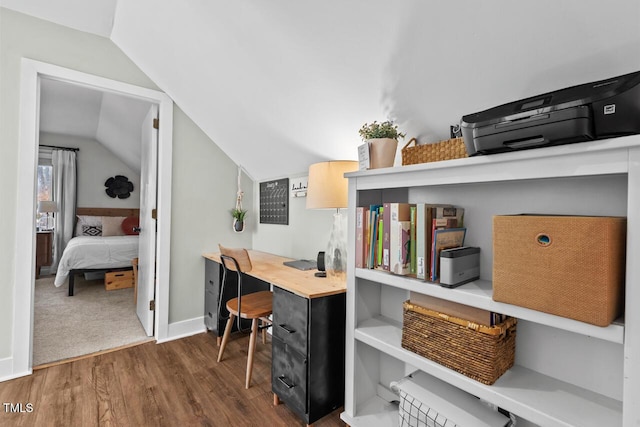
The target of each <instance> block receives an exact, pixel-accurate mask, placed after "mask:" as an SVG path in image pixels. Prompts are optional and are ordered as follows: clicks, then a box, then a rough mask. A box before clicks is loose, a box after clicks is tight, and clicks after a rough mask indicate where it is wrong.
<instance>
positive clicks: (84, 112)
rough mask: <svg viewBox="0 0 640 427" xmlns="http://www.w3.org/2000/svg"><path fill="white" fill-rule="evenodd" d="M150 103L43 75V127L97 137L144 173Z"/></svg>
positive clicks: (62, 132)
mask: <svg viewBox="0 0 640 427" xmlns="http://www.w3.org/2000/svg"><path fill="white" fill-rule="evenodd" d="M150 106H151V104H149V103H148V102H144V101H140V100H138V99H134V98H129V97H126V96H121V95H116V94H112V93H103V92H101V91H98V90H95V89H90V88H87V87H82V86H77V85H72V84H69V83H66V82H60V81H56V80H50V79H43V80H42V84H41V92H40V130H41V131H43V132H50V133H57V134H62V135H72V136H80V137H83V138H90V139H95V140H97V141H98V142H99V143H101V144H102V145H104V146H105V148H106V149H107V150H109V151H110V152H111V153H113V154H114V155H115V156H116V157H117V158H119V159H120V160H121V161H122V162H123V163H124V164H126V165H127V166H129V167H130V168H131V169H132V170H134V171H136V172H137V173H140V141H141V138H142V121H143V120H144V118H145V116H146V114H147V112H148V111H149V108H150Z"/></svg>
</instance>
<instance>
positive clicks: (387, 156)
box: [359, 120, 405, 169]
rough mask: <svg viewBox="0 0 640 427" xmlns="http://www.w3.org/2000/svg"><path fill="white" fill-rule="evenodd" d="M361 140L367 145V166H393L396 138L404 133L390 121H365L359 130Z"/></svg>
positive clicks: (375, 167)
mask: <svg viewBox="0 0 640 427" xmlns="http://www.w3.org/2000/svg"><path fill="white" fill-rule="evenodd" d="M359 133H360V137H361V138H362V140H363V141H364V142H365V143H367V144H368V145H369V168H370V169H377V168H388V167H391V166H393V162H394V160H395V157H396V150H397V148H398V138H404V137H405V134H404V133H402V132H400V131H399V130H398V125H395V124H393V122H392V121H389V120H387V121H385V122H382V123H378V122H377V121H374V122H373V123H371V124H369V123H365V124H364V125H362V127H361V128H360V130H359Z"/></svg>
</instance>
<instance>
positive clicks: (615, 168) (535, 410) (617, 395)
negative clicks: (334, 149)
mask: <svg viewBox="0 0 640 427" xmlns="http://www.w3.org/2000/svg"><path fill="white" fill-rule="evenodd" d="M347 176H348V177H349V247H350V248H352V250H351V251H350V252H349V267H348V272H347V273H348V282H347V345H346V369H345V373H346V393H345V411H344V412H343V413H342V415H341V416H342V419H343V420H344V421H345V422H346V423H347V424H349V425H351V426H375V425H379V426H395V425H397V423H398V420H397V418H398V415H397V407H396V406H395V405H394V404H393V403H390V401H391V400H393V396H392V395H391V392H390V391H389V384H390V382H391V381H394V380H397V379H399V378H401V377H402V376H404V375H406V374H407V373H410V372H413V371H415V370H421V371H423V372H425V373H427V374H428V375H431V376H432V377H434V378H438V379H440V380H442V381H444V382H446V383H449V384H451V385H453V386H455V387H457V388H459V389H461V390H463V391H465V392H468V393H470V394H473V395H475V396H477V397H480V398H482V399H484V400H487V401H489V402H491V403H493V404H495V405H498V406H500V407H502V408H504V409H506V410H508V411H510V412H512V413H514V414H515V415H516V416H517V417H518V425H519V426H531V425H541V426H580V427H583V426H586V427H589V426H594V427H595V426H598V427H601V426H625V427H626V426H637V425H640V405H638V402H640V310H638V309H637V307H640V289H638V287H639V286H640V136H629V137H622V138H615V139H609V140H602V141H593V142H588V143H579V144H571V145H564V146H557V147H548V148H541V149H535V150H527V151H520V152H515V153H505V154H496V155H491V156H480V157H473V158H468V159H458V160H450V161H444V162H437V163H430V164H420V165H411V166H403V167H400V168H388V169H376V170H369V171H359V172H354V173H350V174H348V175H347ZM382 202H409V203H419V202H425V203H453V204H455V205H459V206H462V207H464V208H465V226H466V227H467V239H466V241H465V244H468V245H472V246H479V247H480V248H481V262H480V263H481V266H480V267H481V280H478V281H476V282H473V283H469V284H466V285H463V286H461V287H459V288H456V289H447V288H443V287H440V286H438V285H436V284H433V283H429V282H423V281H420V280H417V279H414V278H409V277H403V276H395V275H393V274H389V273H385V272H381V271H377V270H368V269H356V268H355V267H354V265H355V260H354V257H353V254H354V248H355V226H354V224H355V207H356V206H368V205H370V204H374V203H382ZM515 213H545V214H565V215H612V216H627V261H626V288H625V304H626V309H625V316H624V319H622V318H621V319H618V320H617V321H616V322H614V323H613V324H612V325H610V326H608V327H606V328H602V327H598V326H594V325H590V324H586V323H583V322H578V321H575V320H571V319H567V318H562V317H558V316H554V315H550V314H546V313H542V312H539V311H535V310H530V309H526V308H523V307H517V306H514V305H510V304H504V303H498V302H495V301H493V299H492V283H491V278H492V277H491V276H492V262H493V254H492V217H493V215H502V214H515ZM634 260H638V262H635V263H634ZM579 280H580V278H579V277H576V281H577V282H578V283H579ZM410 291H414V292H420V293H423V294H427V295H431V296H435V297H438V298H443V299H447V300H451V301H455V302H459V303H462V304H466V305H471V306H475V307H479V308H482V309H485V310H491V311H496V312H500V313H505V314H508V315H510V316H513V317H517V318H518V319H519V320H518V330H517V340H516V360H515V366H514V367H513V368H512V369H510V370H509V371H507V372H506V373H505V374H504V375H503V376H502V377H500V378H499V379H498V381H496V383H495V384H493V385H491V386H487V385H484V384H481V383H479V382H477V381H474V380H472V379H470V378H468V377H466V376H464V375H461V374H458V373H457V372H455V371H453V370H450V369H448V368H445V367H444V366H442V365H439V364H438V363H435V362H433V361H431V360H428V359H426V358H423V357H421V356H418V355H417V354H415V353H412V352H410V351H407V350H405V349H403V348H402V346H401V337H402V302H403V301H404V300H406V299H408V296H409V292H410Z"/></svg>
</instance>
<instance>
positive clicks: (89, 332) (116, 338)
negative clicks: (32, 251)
mask: <svg viewBox="0 0 640 427" xmlns="http://www.w3.org/2000/svg"><path fill="white" fill-rule="evenodd" d="M53 279H54V276H48V277H43V278H40V279H38V280H36V285H35V302H34V304H35V307H34V332H33V366H38V365H42V364H45V363H50V362H54V361H58V360H63V359H68V358H70V357H76V356H82V355H85V354H89V353H94V352H96V351H101V350H107V349H110V348H115V347H120V346H123V345H127V344H132V343H135V342H139V341H145V340H147V339H148V337H147V336H146V334H145V332H144V329H143V328H142V325H141V324H140V321H139V320H138V317H137V316H136V308H135V305H134V303H133V288H129V289H119V290H114V291H109V292H107V291H106V290H105V289H104V281H103V280H102V279H100V280H84V278H83V277H82V275H77V276H76V280H75V295H74V296H72V297H69V296H67V291H68V287H67V284H66V283H65V284H64V285H62V286H61V287H59V288H56V287H55V286H54V285H53Z"/></svg>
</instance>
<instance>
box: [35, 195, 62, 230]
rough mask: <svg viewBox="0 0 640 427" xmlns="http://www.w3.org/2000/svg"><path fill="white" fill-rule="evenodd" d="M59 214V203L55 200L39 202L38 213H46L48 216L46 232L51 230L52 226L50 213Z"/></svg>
mask: <svg viewBox="0 0 640 427" xmlns="http://www.w3.org/2000/svg"><path fill="white" fill-rule="evenodd" d="M51 212H58V203H56V202H54V201H53V200H40V201H38V213H46V214H47V222H46V226H45V228H44V230H51V229H52V227H51V224H50V216H49V213H51Z"/></svg>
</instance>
